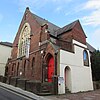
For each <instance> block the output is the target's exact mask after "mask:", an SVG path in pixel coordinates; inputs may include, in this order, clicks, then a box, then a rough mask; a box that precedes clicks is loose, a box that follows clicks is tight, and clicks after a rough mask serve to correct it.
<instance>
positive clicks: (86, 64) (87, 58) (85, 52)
mask: <svg viewBox="0 0 100 100" xmlns="http://www.w3.org/2000/svg"><path fill="white" fill-rule="evenodd" d="M83 61H84V66H89V57H88V52H87V51H86V50H84V51H83Z"/></svg>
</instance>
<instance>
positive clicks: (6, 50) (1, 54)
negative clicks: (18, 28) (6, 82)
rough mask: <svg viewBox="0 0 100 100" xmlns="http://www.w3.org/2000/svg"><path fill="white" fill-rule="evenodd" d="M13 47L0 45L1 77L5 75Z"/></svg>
mask: <svg viewBox="0 0 100 100" xmlns="http://www.w3.org/2000/svg"><path fill="white" fill-rule="evenodd" d="M11 50H12V48H11V47H7V46H3V45H0V75H3V76H4V74H5V66H6V63H7V60H8V58H9V57H10V55H11Z"/></svg>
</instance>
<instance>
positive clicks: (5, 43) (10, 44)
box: [0, 42, 12, 47]
mask: <svg viewBox="0 0 100 100" xmlns="http://www.w3.org/2000/svg"><path fill="white" fill-rule="evenodd" d="M0 45H4V46H8V47H12V43H10V42H0Z"/></svg>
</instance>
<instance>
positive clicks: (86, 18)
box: [0, 0, 100, 50]
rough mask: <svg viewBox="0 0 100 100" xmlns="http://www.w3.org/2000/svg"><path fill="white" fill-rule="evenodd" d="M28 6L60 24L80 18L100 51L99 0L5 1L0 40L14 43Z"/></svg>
mask: <svg viewBox="0 0 100 100" xmlns="http://www.w3.org/2000/svg"><path fill="white" fill-rule="evenodd" d="M26 7H29V8H30V11H31V12H33V13H35V14H36V15H38V16H40V17H42V18H44V19H46V20H48V21H50V22H52V23H54V24H55V25H57V26H59V27H63V26H65V25H67V24H69V23H71V22H73V21H75V20H77V19H79V21H80V23H81V25H82V27H83V30H84V32H85V34H86V36H87V42H88V43H89V44H91V45H92V46H93V47H95V48H96V49H99V50H100V0H2V1H1V2H0V41H3V42H5V41H8V42H12V43H13V41H14V38H15V36H16V33H17V31H18V28H19V25H20V22H21V20H22V17H23V14H24V12H25V9H26Z"/></svg>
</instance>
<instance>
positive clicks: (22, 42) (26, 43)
mask: <svg viewBox="0 0 100 100" xmlns="http://www.w3.org/2000/svg"><path fill="white" fill-rule="evenodd" d="M30 32H31V28H30V25H29V24H28V23H25V24H24V26H23V28H22V30H21V33H20V37H19V43H18V54H17V55H18V57H22V56H24V55H27V54H28V53H29V48H30Z"/></svg>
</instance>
